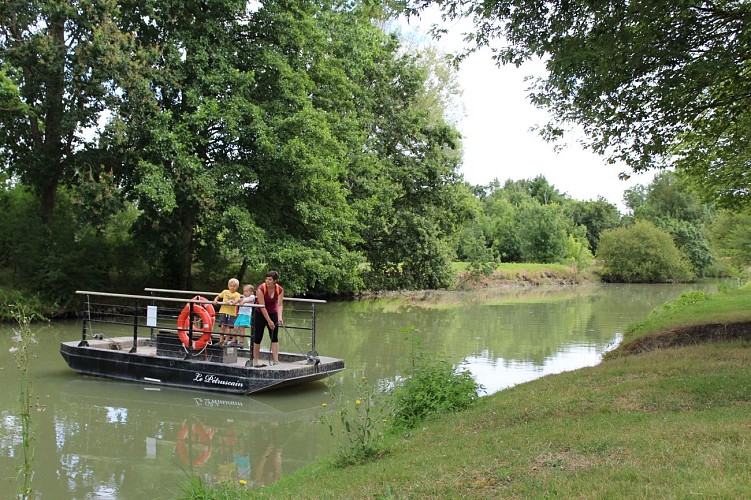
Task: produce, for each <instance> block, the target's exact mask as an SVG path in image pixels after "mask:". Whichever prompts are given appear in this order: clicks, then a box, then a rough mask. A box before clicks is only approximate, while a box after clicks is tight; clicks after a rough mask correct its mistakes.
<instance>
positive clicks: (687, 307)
mask: <svg viewBox="0 0 751 500" xmlns="http://www.w3.org/2000/svg"><path fill="white" fill-rule="evenodd" d="M749 306H751V290H749V288H748V287H745V288H742V289H739V290H735V291H733V292H731V293H728V294H720V295H716V296H711V297H709V298H708V299H706V300H702V301H698V302H697V301H692V300H684V301H680V300H679V301H676V303H675V304H673V305H668V306H666V307H663V308H662V312H657V313H655V314H654V315H653V316H654V317H653V318H652V320H651V321H652V323H651V325H650V326H646V325H642V326H641V330H640V333H639V335H642V336H648V335H653V334H657V333H659V331H660V330H659V329H660V328H665V327H674V326H675V325H678V324H680V325H683V326H685V324H686V323H685V321H686V319H687V318H692V319H691V321H692V323H691V324H694V325H700V324H702V319H703V320H704V321H705V322H706V321H710V320H711V321H712V322H714V321H725V322H728V321H730V320H731V319H733V320H734V319H737V318H741V319H742V320H744V321H745V319H746V318H747V317H748V313H747V311H749V310H751V307H749ZM649 328H656V329H657V330H656V331H655V330H651V332H650V331H649ZM750 415H751V342H748V341H742V340H735V341H729V342H705V343H701V344H698V345H690V346H685V347H679V348H672V349H656V350H653V351H650V352H647V353H644V354H641V355H638V356H620V357H616V358H614V359H609V360H606V361H604V362H603V363H601V364H599V365H598V366H595V367H590V368H584V369H580V370H576V371H573V372H568V373H562V374H558V375H551V376H546V377H543V378H541V379H538V380H535V381H532V382H529V383H526V384H522V385H518V386H516V387H513V388H511V389H508V390H504V391H501V392H499V393H496V394H494V395H492V396H488V397H484V398H482V399H481V401H480V403H479V404H478V405H476V406H475V407H473V408H471V409H469V410H467V411H465V412H462V413H459V414H454V415H449V416H446V417H442V418H439V419H436V420H433V421H430V422H429V423H427V424H424V425H421V426H420V427H418V429H417V430H416V431H414V432H413V433H411V434H409V435H407V436H399V437H396V438H392V439H391V440H390V441H388V442H387V443H385V445H386V447H387V448H388V453H387V454H385V455H384V457H383V458H381V459H380V460H377V461H374V462H371V463H368V464H365V465H360V466H352V467H347V468H336V467H334V466H333V465H332V462H331V461H329V460H324V461H321V462H319V463H317V464H315V465H313V466H310V467H307V468H305V469H302V470H299V471H297V472H295V473H293V474H291V475H288V476H285V477H283V478H282V480H280V481H279V482H277V483H275V484H272V485H270V486H268V487H266V488H263V489H262V490H260V491H251V492H248V494H249V495H250V496H263V497H273V498H385V497H398V498H427V497H438V498H496V497H503V498H529V497H536V498H544V497H554V498H597V499H599V498H689V497H699V498H708V497H711V498H744V497H747V496H748V485H749V484H751V416H750ZM207 498H208V497H207ZM212 498H222V497H212Z"/></svg>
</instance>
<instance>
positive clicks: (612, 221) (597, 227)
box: [569, 198, 621, 253]
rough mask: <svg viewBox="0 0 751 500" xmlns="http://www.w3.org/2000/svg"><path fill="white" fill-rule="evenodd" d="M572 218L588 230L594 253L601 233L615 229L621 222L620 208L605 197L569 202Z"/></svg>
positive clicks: (591, 249) (575, 222) (590, 244)
mask: <svg viewBox="0 0 751 500" xmlns="http://www.w3.org/2000/svg"><path fill="white" fill-rule="evenodd" d="M569 209H570V210H571V219H572V221H573V223H574V224H575V225H576V226H584V227H585V228H586V230H587V241H588V242H589V249H590V251H591V252H592V253H595V252H597V244H598V243H599V241H600V234H601V233H602V232H603V231H605V230H606V229H615V228H617V227H618V226H620V224H621V214H620V213H618V208H617V207H616V206H615V205H613V204H612V203H609V202H608V201H607V200H605V199H604V198H598V199H597V200H595V201H576V200H573V201H572V202H571V203H570V204H569Z"/></svg>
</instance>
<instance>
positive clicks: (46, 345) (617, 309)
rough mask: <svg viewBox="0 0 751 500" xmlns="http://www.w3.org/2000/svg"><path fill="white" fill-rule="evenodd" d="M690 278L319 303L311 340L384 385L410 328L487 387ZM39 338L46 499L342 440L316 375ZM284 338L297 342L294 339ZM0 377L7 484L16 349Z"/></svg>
mask: <svg viewBox="0 0 751 500" xmlns="http://www.w3.org/2000/svg"><path fill="white" fill-rule="evenodd" d="M693 288H697V286H689V285H664V286H663V285H650V286H639V285H631V286H624V285H604V286H591V287H571V288H564V289H561V288H556V289H542V288H540V289H535V290H528V291H523V292H521V291H514V292H508V291H506V292H499V291H496V290H486V291H481V292H478V293H424V294H417V295H413V296H409V297H399V298H394V299H380V300H369V301H354V302H335V303H329V304H327V305H326V306H324V307H321V308H320V309H319V315H318V331H319V332H320V335H319V336H318V338H317V345H316V348H317V350H318V351H319V352H320V353H321V354H326V355H330V356H334V357H338V358H342V359H344V360H345V363H346V365H347V370H345V371H344V372H342V373H339V374H337V375H336V376H335V377H334V378H333V382H334V383H336V384H339V385H341V386H342V388H343V391H344V393H345V394H349V395H354V387H355V385H356V383H357V380H359V378H360V376H362V375H366V376H367V378H368V380H369V381H370V382H371V383H378V384H380V385H381V386H388V385H389V384H390V383H393V381H394V380H395V379H396V378H397V376H398V374H399V373H403V371H404V370H405V369H406V367H407V365H408V363H409V354H410V352H411V349H412V345H413V341H414V338H413V336H412V335H411V334H410V327H414V331H415V332H416V337H419V342H420V345H421V347H422V348H424V349H426V350H428V351H429V352H432V353H435V355H436V356H441V357H443V358H445V359H447V360H449V361H450V362H452V363H454V364H456V365H463V366H465V367H466V368H468V369H469V370H470V371H471V372H472V374H473V376H474V377H475V378H476V379H477V380H478V382H480V383H481V384H483V385H484V386H485V388H486V392H487V393H489V394H491V393H493V392H496V391H498V390H501V389H503V388H506V387H510V386H513V385H515V384H518V383H522V382H526V381H529V380H532V379H535V378H538V377H540V376H543V375H547V374H551V373H558V372H560V371H564V370H571V369H575V368H578V367H582V366H589V365H594V364H596V363H598V362H599V361H600V359H601V356H602V354H603V353H604V352H605V351H606V350H608V349H611V348H613V347H614V346H615V345H616V344H617V343H618V342H619V341H620V339H621V337H622V332H623V330H624V328H625V327H626V326H627V325H628V323H630V322H632V321H637V320H641V319H643V318H644V317H645V316H646V315H647V314H648V313H649V311H650V310H651V309H652V308H654V307H656V306H658V305H660V304H662V303H664V302H666V301H668V300H670V299H672V298H674V297H676V296H678V295H679V294H680V293H681V292H682V291H685V290H688V289H693ZM704 288H709V289H711V285H707V286H704ZM35 334H36V336H37V339H38V340H39V341H40V343H39V344H38V345H37V346H36V349H37V355H38V358H37V359H35V360H33V362H32V366H31V374H30V375H31V378H32V380H33V382H34V386H33V394H34V398H35V401H34V403H35V411H34V412H33V415H32V421H33V425H34V427H35V429H36V432H35V442H34V445H35V456H34V472H35V475H34V484H33V487H34V490H35V491H36V492H37V493H38V495H39V496H40V497H42V498H118V499H121V498H139V499H140V498H144V497H146V496H148V497H150V498H155V497H156V498H173V497H175V496H176V495H178V494H179V492H180V484H181V483H182V482H183V481H184V480H185V478H186V475H187V474H195V475H197V476H198V477H201V478H202V479H204V480H206V481H214V480H228V481H241V480H242V481H244V482H245V483H246V484H247V485H248V486H249V487H259V486H261V485H263V484H269V483H270V482H273V481H275V480H277V479H278V478H279V477H281V476H283V475H284V474H288V473H290V472H292V471H294V470H296V469H297V468H299V467H302V466H305V465H308V464H310V463H313V462H315V461H316V460H317V459H319V458H321V457H322V456H325V455H326V454H328V453H330V452H331V451H332V450H333V449H334V448H335V447H336V445H337V443H334V442H332V441H331V437H330V435H329V433H328V428H327V427H326V426H324V425H321V424H319V423H317V422H316V421H317V420H318V419H319V417H320V415H321V414H322V412H324V411H330V410H331V408H332V405H329V406H328V408H326V409H324V408H322V406H321V404H322V403H323V402H328V403H331V401H330V399H329V398H328V397H327V396H326V395H325V392H326V387H325V386H324V385H323V384H320V383H319V384H312V385H309V386H304V387H299V388H293V389H289V390H284V391H279V392H272V393H268V394H261V395H257V396H252V397H240V396H231V395H221V394H213V393H205V392H195V391H187V390H180V389H167V388H158V387H149V386H142V385H138V384H130V383H124V382H115V381H109V380H100V379H94V378H87V377H82V376H79V375H77V374H75V373H74V372H72V371H71V370H69V369H68V368H67V366H66V365H65V362H64V361H63V359H62V357H61V356H60V354H59V343H60V342H61V341H63V340H71V339H75V338H77V337H78V336H79V335H80V324H79V323H77V322H56V323H53V324H50V325H35ZM11 336H12V326H11V325H0V351H3V352H7V350H8V349H9V348H10V346H11V345H12V343H11V340H10V338H11ZM280 342H281V343H282V348H283V349H285V350H294V346H293V345H291V343H289V342H288V339H286V338H284V337H282V338H280ZM300 347H301V348H302V349H303V350H306V349H309V347H310V346H307V345H302V346H300ZM0 377H2V380H3V381H4V382H5V385H6V390H4V391H2V392H0V418H1V420H0V421H1V422H2V427H0V474H1V475H2V477H3V478H4V480H5V483H6V484H5V485H4V487H3V490H4V491H10V489H9V488H12V487H14V486H15V484H14V483H13V481H14V479H13V478H15V477H16V467H17V466H18V465H19V463H20V462H19V460H21V459H20V458H19V457H20V456H21V444H22V443H21V441H20V421H19V418H18V417H17V415H18V392H17V391H16V387H17V384H16V380H17V378H18V374H17V370H16V367H15V364H14V362H13V360H12V356H7V355H6V356H0ZM5 486H8V487H7V488H6V487H5Z"/></svg>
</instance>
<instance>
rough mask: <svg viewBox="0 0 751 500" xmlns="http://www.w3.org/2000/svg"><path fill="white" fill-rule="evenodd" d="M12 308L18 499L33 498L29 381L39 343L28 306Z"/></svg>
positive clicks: (30, 392) (11, 349) (32, 450)
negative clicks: (18, 424) (19, 450)
mask: <svg viewBox="0 0 751 500" xmlns="http://www.w3.org/2000/svg"><path fill="white" fill-rule="evenodd" d="M10 309H11V311H12V312H11V314H12V315H13V319H14V320H15V321H16V323H17V324H18V327H17V328H14V329H13V333H14V335H13V339H12V340H13V343H14V344H15V345H14V346H13V347H11V348H10V352H11V353H12V354H13V358H14V359H15V361H16V367H17V369H18V393H19V397H18V399H19V402H20V413H19V417H20V420H21V448H22V453H21V456H22V457H23V463H22V464H21V465H19V466H18V475H17V484H18V496H19V498H24V499H26V498H33V497H34V492H33V490H32V487H31V480H32V478H33V476H34V469H33V462H34V446H33V443H34V435H33V422H32V420H31V408H32V403H31V401H32V383H31V379H30V378H29V362H30V361H31V360H32V359H33V358H35V357H36V355H35V354H34V349H33V347H34V344H36V343H37V340H36V339H35V338H34V333H33V332H32V331H31V315H30V314H29V312H28V311H27V310H26V308H25V306H22V305H12V306H11V307H10Z"/></svg>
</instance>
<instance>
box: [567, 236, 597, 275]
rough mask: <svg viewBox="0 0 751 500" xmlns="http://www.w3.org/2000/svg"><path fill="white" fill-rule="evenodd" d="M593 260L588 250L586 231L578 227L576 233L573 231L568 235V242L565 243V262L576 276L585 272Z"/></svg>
mask: <svg viewBox="0 0 751 500" xmlns="http://www.w3.org/2000/svg"><path fill="white" fill-rule="evenodd" d="M593 260H594V256H593V255H592V252H591V251H590V250H589V242H588V241H587V233H586V229H585V228H584V227H583V226H579V228H578V231H573V232H572V233H571V234H569V235H568V240H567V241H566V261H567V263H568V264H569V265H571V267H573V268H574V272H575V273H576V274H577V275H578V274H579V273H580V272H582V271H586V270H587V269H588V268H589V267H590V266H591V265H592V261H593Z"/></svg>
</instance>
